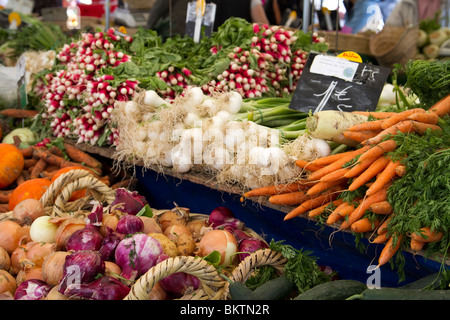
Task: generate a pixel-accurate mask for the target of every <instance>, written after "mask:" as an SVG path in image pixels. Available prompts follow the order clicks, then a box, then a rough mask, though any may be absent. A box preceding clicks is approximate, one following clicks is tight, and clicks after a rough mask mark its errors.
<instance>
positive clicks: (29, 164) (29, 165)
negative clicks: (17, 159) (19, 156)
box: [23, 158, 38, 170]
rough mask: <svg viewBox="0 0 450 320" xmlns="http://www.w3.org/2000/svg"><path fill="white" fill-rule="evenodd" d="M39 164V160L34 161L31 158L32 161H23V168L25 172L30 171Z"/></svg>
mask: <svg viewBox="0 0 450 320" xmlns="http://www.w3.org/2000/svg"><path fill="white" fill-rule="evenodd" d="M37 162H38V160H37V159H33V158H31V159H24V160H23V168H24V169H25V170H28V169H29V168H32V167H34V166H35V165H36V163H37Z"/></svg>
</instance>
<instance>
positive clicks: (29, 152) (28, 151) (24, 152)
mask: <svg viewBox="0 0 450 320" xmlns="http://www.w3.org/2000/svg"><path fill="white" fill-rule="evenodd" d="M19 151H20V153H22V155H23V157H24V158H31V157H32V156H33V147H27V148H19Z"/></svg>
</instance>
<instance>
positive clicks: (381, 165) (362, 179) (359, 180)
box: [348, 157, 390, 196]
mask: <svg viewBox="0 0 450 320" xmlns="http://www.w3.org/2000/svg"><path fill="white" fill-rule="evenodd" d="M389 161H390V160H389V159H388V158H386V157H379V158H378V159H377V160H376V161H374V162H373V163H372V164H371V165H370V166H369V167H368V168H367V169H366V170H364V172H362V173H361V174H360V175H359V176H358V177H356V178H355V179H354V180H353V181H352V183H351V184H350V185H349V186H348V190H349V191H355V190H356V189H358V188H359V187H361V186H363V185H364V184H365V183H366V182H368V181H370V180H371V179H372V178H373V177H375V176H376V175H377V174H378V173H380V172H382V171H383V170H384V169H385V168H386V166H387V165H388V163H389ZM372 186H373V185H372ZM372 186H371V187H370V188H372ZM383 186H384V185H383ZM370 188H369V189H370ZM376 189H378V190H379V189H380V187H379V186H376ZM367 195H368V196H369V194H367Z"/></svg>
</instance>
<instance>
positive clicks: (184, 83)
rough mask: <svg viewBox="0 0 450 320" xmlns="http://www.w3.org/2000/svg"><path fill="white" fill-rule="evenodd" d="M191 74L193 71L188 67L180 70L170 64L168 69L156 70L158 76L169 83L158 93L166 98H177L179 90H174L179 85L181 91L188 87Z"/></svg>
mask: <svg viewBox="0 0 450 320" xmlns="http://www.w3.org/2000/svg"><path fill="white" fill-rule="evenodd" d="M191 75H192V71H191V70H189V69H188V68H186V67H183V68H181V70H178V68H175V67H174V66H169V67H168V68H167V69H166V70H161V71H158V72H156V77H158V78H159V79H161V80H163V81H164V82H165V83H166V84H167V88H165V89H162V90H158V93H159V94H160V95H162V96H164V97H165V98H168V99H175V96H176V93H177V91H176V90H174V89H175V88H174V87H175V86H177V87H179V88H180V90H181V91H182V90H184V89H186V88H187V87H188V85H189V79H188V78H189V76H191Z"/></svg>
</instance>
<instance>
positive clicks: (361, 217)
mask: <svg viewBox="0 0 450 320" xmlns="http://www.w3.org/2000/svg"><path fill="white" fill-rule="evenodd" d="M359 113H363V112H359ZM363 114H365V113H363ZM447 114H450V95H448V96H447V97H445V98H444V99H442V100H440V101H439V102H437V103H436V104H435V105H434V106H433V107H431V108H430V109H429V110H424V109H422V108H415V109H408V110H406V111H402V112H398V113H394V112H371V113H370V115H371V116H373V117H374V118H376V119H375V120H373V121H367V122H365V123H361V124H358V125H355V126H352V127H350V128H348V129H347V130H346V131H345V132H344V133H343V134H344V136H346V137H347V138H350V139H354V140H355V141H357V142H359V145H360V148H357V149H354V150H350V151H346V152H343V153H339V154H332V155H329V156H326V157H322V158H318V159H315V160H313V161H303V160H297V161H296V165H297V166H299V167H300V168H301V169H302V170H304V171H302V172H305V171H306V172H307V177H306V178H304V179H303V180H301V181H300V182H295V183H292V184H289V185H283V186H269V187H266V188H259V189H254V190H251V191H249V192H247V193H245V194H244V197H254V196H270V197H269V202H270V203H272V204H277V205H289V206H295V208H294V209H292V210H291V211H290V212H288V213H287V214H286V215H285V217H284V220H289V219H292V218H294V217H297V216H299V215H301V214H304V213H306V212H308V215H309V217H317V216H320V215H325V214H327V215H328V216H327V219H326V223H327V224H329V225H332V224H335V223H337V222H340V221H341V223H340V225H339V227H338V230H345V229H351V230H352V231H353V232H358V233H364V232H374V234H376V236H375V238H374V239H373V240H372V241H371V242H373V243H382V244H385V246H384V249H383V250H382V252H381V254H380V257H379V260H378V264H379V265H380V266H381V265H383V264H385V263H387V262H388V261H389V260H390V259H391V257H392V256H393V255H394V254H395V253H396V252H397V251H398V249H399V248H400V246H401V244H402V243H403V241H404V237H403V236H402V235H395V236H393V235H390V234H388V233H387V227H386V226H387V224H388V223H389V220H390V219H389V218H390V215H392V214H394V212H393V209H392V206H391V205H390V203H389V202H388V197H387V191H388V189H389V186H390V185H391V184H392V181H393V180H394V179H397V178H399V177H401V176H402V175H403V174H404V172H405V166H404V164H403V163H402V161H403V159H394V158H392V157H390V156H389V152H391V151H394V150H395V149H396V148H397V147H398V146H397V143H396V142H395V141H394V139H391V137H392V136H394V135H396V134H398V133H399V132H402V133H409V132H415V133H417V134H419V135H422V134H423V133H424V132H425V130H428V129H430V130H440V129H441V128H440V127H439V125H438V122H439V119H440V117H443V116H444V115H447ZM367 115H369V113H367ZM356 190H364V194H363V195H362V196H361V197H355V198H353V199H352V200H344V198H345V197H343V196H341V195H343V193H344V192H352V191H356ZM367 211H370V212H372V213H373V214H374V215H367V214H366V213H367ZM422 231H423V233H424V234H423V236H422V237H419V235H417V236H416V237H415V238H412V240H413V244H417V245H416V246H415V248H416V249H417V248H418V247H419V245H423V244H424V243H425V242H429V241H431V240H433V239H438V238H439V235H437V236H436V235H435V234H432V233H431V231H430V230H429V229H428V228H424V229H423V230H422ZM427 236H428V237H427ZM424 239H428V240H426V241H425V240H424Z"/></svg>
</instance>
